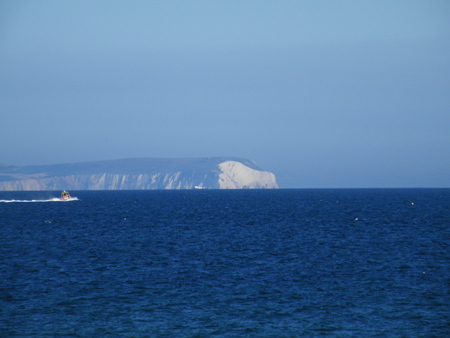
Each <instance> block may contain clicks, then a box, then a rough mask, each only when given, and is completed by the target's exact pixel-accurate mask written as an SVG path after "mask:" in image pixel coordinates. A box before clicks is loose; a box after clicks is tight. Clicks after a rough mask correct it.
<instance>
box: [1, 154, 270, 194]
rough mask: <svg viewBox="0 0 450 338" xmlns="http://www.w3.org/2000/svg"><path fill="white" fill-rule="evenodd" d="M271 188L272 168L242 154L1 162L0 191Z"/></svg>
mask: <svg viewBox="0 0 450 338" xmlns="http://www.w3.org/2000/svg"><path fill="white" fill-rule="evenodd" d="M194 188H202V189H246V188H247V189H273V188H278V185H277V183H276V178H275V175H274V174H273V173H270V172H267V171H263V170H262V169H261V168H259V167H258V166H257V165H256V164H255V163H254V162H252V161H250V160H247V159H240V158H224V157H210V158H198V159H151V158H141V159H124V160H113V161H96V162H83V163H73V164H58V165H46V166H25V167H15V166H1V167H0V191H16V190H63V189H70V190H144V189H194Z"/></svg>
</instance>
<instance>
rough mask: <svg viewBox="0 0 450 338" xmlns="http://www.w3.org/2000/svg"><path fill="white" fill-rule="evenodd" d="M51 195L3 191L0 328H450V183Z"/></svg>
mask: <svg viewBox="0 0 450 338" xmlns="http://www.w3.org/2000/svg"><path fill="white" fill-rule="evenodd" d="M59 193H60V192H53V193H52V192H0V254H1V256H0V257H1V261H0V296H1V298H0V336H1V337H34V336H39V337H66V336H73V337H102V336H108V337H314V336H330V337H448V336H450V189H339V190H333V189H329V190H328V189H321V190H314V189H304V190H303V189H300V190H296V189H292V190H290V189H279V190H229V191H228V190H227V191H225V190H192V191H187V190H185V191H179V190H171V191H76V192H75V191H71V194H72V196H76V197H78V200H75V201H70V202H59V201H57V199H54V198H55V197H58V196H59ZM19 201H21V202H19Z"/></svg>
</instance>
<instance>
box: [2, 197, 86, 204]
mask: <svg viewBox="0 0 450 338" xmlns="http://www.w3.org/2000/svg"><path fill="white" fill-rule="evenodd" d="M72 201H78V198H77V197H72V198H69V199H66V200H62V199H60V198H57V197H53V198H50V199H48V200H0V203H37V202H39V203H42V202H72Z"/></svg>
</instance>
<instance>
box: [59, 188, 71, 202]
mask: <svg viewBox="0 0 450 338" xmlns="http://www.w3.org/2000/svg"><path fill="white" fill-rule="evenodd" d="M71 198H72V197H71V196H70V194H69V192H68V191H65V190H64V191H63V192H62V193H61V200H63V201H65V200H69V199H71Z"/></svg>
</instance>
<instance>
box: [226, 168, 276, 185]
mask: <svg viewBox="0 0 450 338" xmlns="http://www.w3.org/2000/svg"><path fill="white" fill-rule="evenodd" d="M219 168H220V170H221V171H222V173H221V174H219V186H220V189H244V188H248V189H262V188H265V189H273V188H278V185H277V182H276V180H275V175H274V174H272V173H270V172H267V171H261V170H255V169H252V168H249V167H247V166H246V165H244V164H242V163H240V162H236V161H226V162H223V163H220V164H219Z"/></svg>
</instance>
